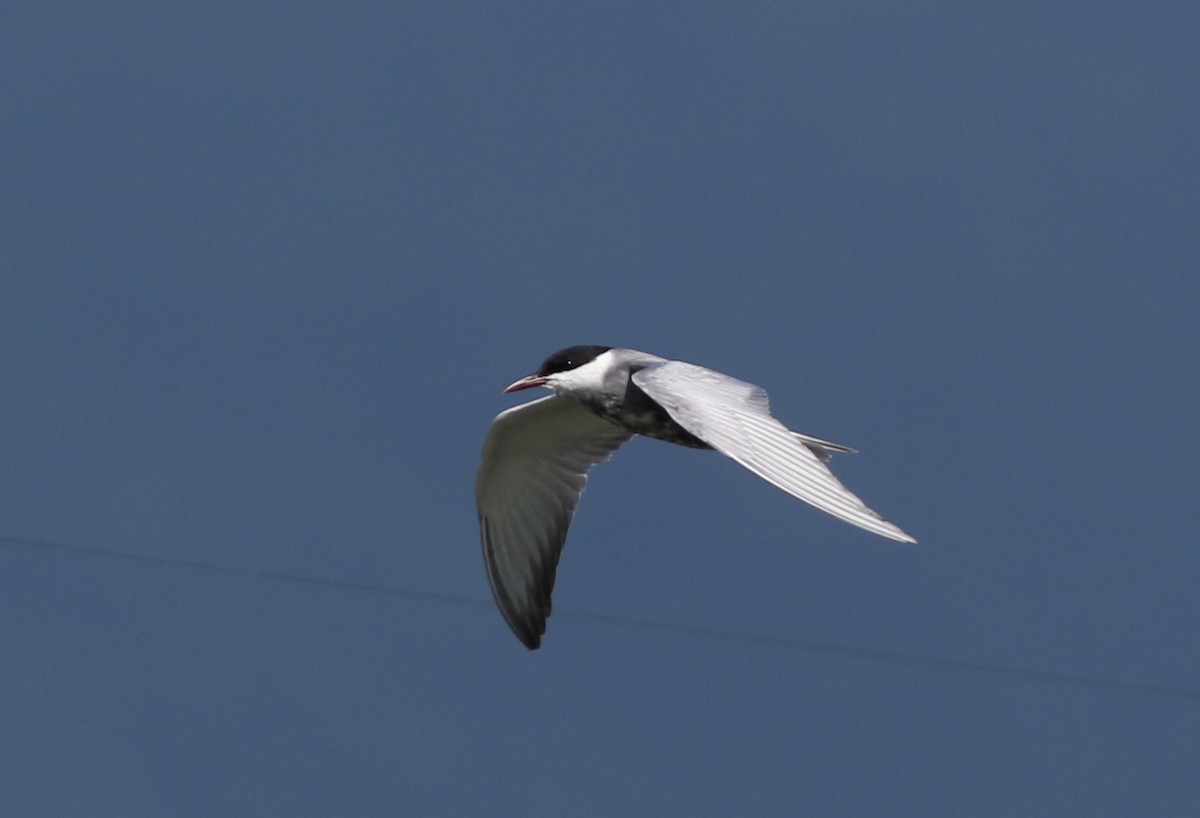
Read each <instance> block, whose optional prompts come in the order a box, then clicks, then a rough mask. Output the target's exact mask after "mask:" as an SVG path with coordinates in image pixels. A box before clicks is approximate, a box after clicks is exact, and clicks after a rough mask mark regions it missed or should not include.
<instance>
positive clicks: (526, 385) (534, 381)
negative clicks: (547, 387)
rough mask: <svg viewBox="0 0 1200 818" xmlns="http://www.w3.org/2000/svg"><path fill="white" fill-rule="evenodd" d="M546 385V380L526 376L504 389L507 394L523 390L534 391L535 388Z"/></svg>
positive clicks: (534, 376)
mask: <svg viewBox="0 0 1200 818" xmlns="http://www.w3.org/2000/svg"><path fill="white" fill-rule="evenodd" d="M545 383H546V379H545V378H542V377H539V376H537V375H526V376H525V377H524V378H521V379H520V380H517V381H513V382H512V383H510V384H509V385H508V386H506V387H504V391H505V392H520V391H521V390H522V389H532V388H533V387H535V386H542V385H544V384H545Z"/></svg>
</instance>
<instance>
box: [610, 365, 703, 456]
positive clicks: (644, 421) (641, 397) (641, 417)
mask: <svg viewBox="0 0 1200 818" xmlns="http://www.w3.org/2000/svg"><path fill="white" fill-rule="evenodd" d="M587 407H588V408H589V409H591V410H592V411H593V412H595V413H596V414H597V415H599V416H600V417H602V418H606V419H608V420H611V421H612V422H613V423H615V424H617V425H618V426H620V427H621V428H623V429H628V430H629V431H631V432H633V433H635V434H639V435H645V436H646V437H653V438H656V439H657V440H665V441H666V442H668V443H676V444H678V445H680V446H687V447H689V448H692V449H711V448H712V446H709V445H708V444H707V443H705V442H704V441H703V440H701V439H700V438H698V437H696V436H695V435H694V434H692V433H691V432H689V431H688V430H687V429H685V428H683V427H682V426H680V425H679V424H678V423H676V422H675V420H674V419H672V417H671V416H670V415H669V414H667V410H666V409H664V408H662V406H661V405H660V404H659V403H658V402H657V401H655V400H654V399H653V398H651V397H650V396H649V395H647V394H646V393H645V392H643V391H642V390H641V389H639V388H638V386H637V384H635V383H634V382H633V380H632V379H630V381H629V386H628V387H626V389H625V396H624V398H623V399H622V400H621V401H620V402H619V403H615V404H611V405H609V404H601V403H588V404H587Z"/></svg>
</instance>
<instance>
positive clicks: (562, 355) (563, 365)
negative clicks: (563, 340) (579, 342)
mask: <svg viewBox="0 0 1200 818" xmlns="http://www.w3.org/2000/svg"><path fill="white" fill-rule="evenodd" d="M610 349H612V347H602V346H596V345H594V344H593V345H583V346H576V347H567V348H566V349H560V350H559V351H558V352H556V353H554V354H553V355H551V356H550V357H549V358H547V359H546V360H545V361H543V362H542V365H541V367H540V368H539V369H538V371H537V375H538V377H539V378H544V377H545V376H547V375H553V374H554V373H555V372H566V371H567V370H569V369H575V368H576V367H580V366H583V365H584V364H586V363H590V362H591V361H594V360H596V358H597V357H598V356H599V355H601V354H603V353H605V352H608V351H609V350H610Z"/></svg>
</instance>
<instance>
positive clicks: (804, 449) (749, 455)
mask: <svg viewBox="0 0 1200 818" xmlns="http://www.w3.org/2000/svg"><path fill="white" fill-rule="evenodd" d="M633 382H634V383H635V384H637V386H638V387H640V388H641V389H642V391H644V392H645V393H646V394H647V395H649V396H650V397H651V398H653V399H654V400H655V401H657V402H658V403H659V404H660V405H661V406H662V407H663V408H664V409H666V410H667V413H668V414H670V415H671V417H672V418H674V419H675V421H676V422H678V423H679V425H680V426H682V427H683V428H685V429H687V430H688V431H689V432H691V433H692V434H694V435H695V436H696V437H698V438H700V439H701V440H703V441H704V442H705V443H707V444H709V445H710V446H712V447H713V448H714V449H716V450H717V451H719V452H720V453H721V454H723V455H726V456H727V457H730V458H732V459H734V460H736V461H737V462H738V463H740V464H742V465H743V466H745V467H746V468H747V469H749V470H750V471H752V472H754V473H755V474H757V475H758V476H759V477H761V478H762V479H764V480H766V481H767V482H768V483H771V484H772V485H775V486H778V487H779V488H781V489H783V490H784V491H786V492H787V493H788V494H790V495H792V496H793V497H796V498H798V499H800V500H803V501H804V502H806V503H809V504H811V505H814V506H816V507H817V508H819V509H821V511H824V512H827V513H829V514H832V515H833V516H835V517H837V518H839V519H842V520H845V521H846V522H848V523H851V524H853V525H856V526H858V527H860V528H865V529H866V530H867V531H872V532H874V533H876V534H879V535H881V536H884V537H888V538H890V539H893V540H900V541H901V542H916V540H914V539H913V538H912V537H910V536H909V535H908V534H905V533H904V532H903V531H901V530H900V529H899V528H897V527H896V526H894V525H892V524H891V523H889V522H888V521H887V520H884V519H883V518H882V517H880V516H879V515H878V514H876V513H875V512H874V511H872V510H871V509H869V508H867V507H866V505H865V504H864V503H863V501H862V500H860V499H858V497H856V496H855V495H854V493H853V492H851V491H850V490H849V489H848V488H846V487H845V486H843V485H842V484H841V482H839V481H838V479H837V478H836V477H834V476H833V473H832V472H830V471H829V469H828V468H826V466H825V464H824V463H822V462H821V460H820V459H818V457H817V455H816V454H814V453H813V452H812V450H811V449H810V448H809V447H808V446H806V445H805V444H804V439H805V438H804V437H803V436H797V435H796V433H795V432H792V431H790V430H789V429H788V428H787V427H786V426H784V425H783V424H782V423H780V422H779V421H778V420H776V419H775V418H774V417H772V416H771V410H770V406H769V404H768V402H767V393H766V392H764V391H763V390H762V389H761V388H760V387H757V386H755V385H754V384H750V383H746V382H744V381H739V380H737V379H736V378H731V377H729V376H728V375H723V374H721V373H720V372H714V371H713V370H711V369H705V368H704V367H702V366H696V365H695V364H688V363H683V362H682V361H668V362H666V363H662V364H656V365H652V366H648V367H646V368H645V369H641V370H638V371H637V372H635V373H633Z"/></svg>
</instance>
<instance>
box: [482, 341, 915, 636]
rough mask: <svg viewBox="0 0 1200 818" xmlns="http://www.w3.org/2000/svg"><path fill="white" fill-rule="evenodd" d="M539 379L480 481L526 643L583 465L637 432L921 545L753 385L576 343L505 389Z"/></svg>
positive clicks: (491, 547) (543, 612) (502, 604)
mask: <svg viewBox="0 0 1200 818" xmlns="http://www.w3.org/2000/svg"><path fill="white" fill-rule="evenodd" d="M535 386H541V387H545V388H546V389H549V390H550V391H551V392H553V393H554V394H553V395H550V396H548V397H544V398H539V399H537V400H534V401H530V402H529V403H523V404H521V405H519V406H514V407H513V408H511V409H508V410H506V411H504V412H501V413H500V414H499V415H498V416H497V417H496V419H495V420H494V421H493V422H492V426H491V428H490V429H489V430H488V434H487V440H486V441H485V442H484V445H483V459H482V462H481V463H480V464H479V473H478V475H477V476H476V479H475V502H476V505H477V507H478V510H479V529H480V535H481V538H482V541H483V559H484V564H485V565H486V566H487V575H488V582H489V583H491V586H492V594H493V596H495V598H496V604H497V605H498V606H499V608H500V612H501V613H502V614H503V615H504V619H505V620H506V621H507V622H508V624H509V627H511V628H512V630H513V633H515V634H516V635H517V638H518V639H520V640H521V641H522V642H523V643H524V644H525V646H526V647H528V648H529V649H530V650H534V649H536V648H537V647H539V646H540V645H541V641H542V634H544V633H545V632H546V618H547V617H548V616H550V592H551V590H553V588H554V574H555V570H556V569H557V567H558V558H559V555H560V554H561V553H562V548H563V543H564V542H565V541H566V538H567V529H568V527H570V525H571V517H572V516H573V515H574V513H575V507H576V506H577V505H578V504H579V496H580V494H582V493H583V487H584V484H585V483H586V482H587V473H588V469H590V468H591V467H592V466H594V465H596V464H597V463H600V462H602V461H605V460H607V459H608V458H609V457H611V456H612V453H613V452H615V451H616V450H617V448H618V447H619V446H620V445H621V444H622V443H624V442H625V441H626V440H628V439H629V438H631V437H633V436H634V435H645V436H647V437H653V438H658V439H659V440H665V441H667V442H669V443H677V444H679V445H681V446H689V447H691V448H694V449H715V450H717V451H718V452H720V453H721V454H723V455H725V456H726V457H729V458H732V459H733V460H735V461H737V462H738V463H740V464H741V465H742V466H744V467H746V468H747V469H749V470H750V471H752V472H754V473H755V474H757V475H758V476H759V477H761V478H762V479H763V480H766V481H767V482H768V483H770V484H772V485H774V486H777V487H778V488H780V489H783V490H784V491H786V492H787V493H788V494H790V495H792V496H793V497H796V498H797V499H800V500H803V501H804V502H806V503H808V504H810V505H813V506H816V507H817V508H819V509H820V510H821V511H824V512H827V513H829V514H832V515H833V516H835V517H837V518H839V519H841V520H845V521H846V522H848V523H850V524H852V525H856V526H858V527H859V528H865V529H866V530H867V531H871V532H873V533H875V534H879V535H880V536H882V537H887V538H889V539H893V540H899V541H901V542H916V540H914V539H913V538H912V537H910V536H909V535H908V534H906V533H904V532H903V531H901V530H900V529H899V528H898V527H896V526H895V525H893V524H891V523H889V522H888V521H887V520H884V519H883V518H882V517H880V516H879V515H878V514H876V513H875V512H874V511H872V510H871V509H869V508H867V506H866V505H865V504H864V503H863V501H862V500H860V499H858V497H857V496H855V495H854V494H853V493H852V492H851V491H850V490H849V489H847V488H846V487H845V486H843V485H842V484H841V483H840V482H839V481H838V479H837V478H836V477H834V476H833V474H832V472H830V471H829V469H828V468H827V467H826V465H825V462H826V461H828V460H829V457H830V454H831V453H832V452H852V451H854V450H853V449H850V448H848V447H846V446H841V445H838V444H837V443H831V442H829V441H828V440H821V439H820V438H816V437H810V436H808V435H804V434H801V433H799V432H793V431H791V430H789V429H788V428H787V427H785V426H784V425H783V424H782V423H780V422H779V421H778V420H776V419H775V418H774V417H773V416H772V415H771V411H770V407H769V405H768V402H767V393H766V392H765V391H763V389H761V388H760V387H757V386H755V385H753V384H749V383H746V382H744V381H739V380H737V379H736V378H731V377H730V376H728V375H723V374H722V373H720V372H715V371H713V370H711V369H706V368H705V367H702V366H697V365H696V364H689V363H684V362H683V361H672V360H669V359H667V358H660V357H658V356H657V355H650V354H649V353H646V352H638V351H637V350H633V349H617V348H613V347H605V346H573V347H567V348H566V349H563V350H560V351H558V352H556V353H554V354H553V355H551V356H550V357H549V358H547V359H546V360H545V362H544V363H543V364H542V365H541V367H540V368H539V369H538V371H537V372H535V373H534V374H532V375H528V376H526V377H524V378H521V379H520V380H517V381H515V382H513V383H512V384H510V385H509V386H508V387H507V388H506V389H505V390H504V391H505V392H517V391H519V390H522V389H530V388H532V387H535Z"/></svg>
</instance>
